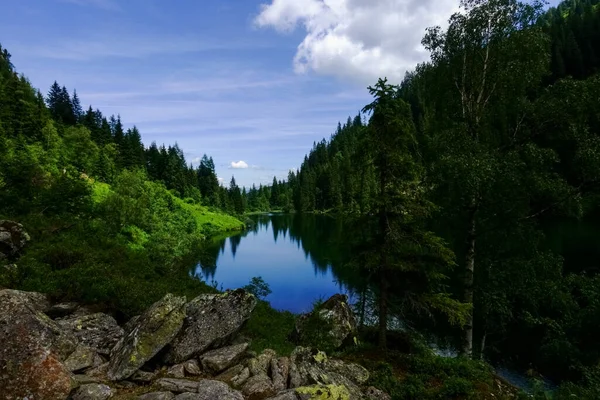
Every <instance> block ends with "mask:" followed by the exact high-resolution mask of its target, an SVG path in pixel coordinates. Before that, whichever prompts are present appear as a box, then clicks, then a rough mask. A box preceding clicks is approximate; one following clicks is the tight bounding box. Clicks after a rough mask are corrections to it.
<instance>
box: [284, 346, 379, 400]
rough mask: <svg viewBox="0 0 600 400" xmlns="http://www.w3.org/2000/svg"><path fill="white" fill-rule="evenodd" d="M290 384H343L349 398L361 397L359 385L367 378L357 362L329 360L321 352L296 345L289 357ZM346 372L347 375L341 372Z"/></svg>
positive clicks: (355, 399)
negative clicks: (347, 362)
mask: <svg viewBox="0 0 600 400" xmlns="http://www.w3.org/2000/svg"><path fill="white" fill-rule="evenodd" d="M290 363H291V364H293V365H294V366H295V367H294V368H295V370H294V371H293V372H292V367H290V386H291V387H296V388H297V387H298V385H299V386H301V387H303V386H311V385H330V386H331V385H333V386H344V387H345V388H346V389H347V390H348V393H349V399H350V400H358V399H362V393H361V391H360V387H359V386H360V385H361V384H363V383H364V382H366V381H367V380H368V378H369V373H368V371H367V370H366V369H364V368H363V367H361V366H360V365H357V364H346V365H344V363H343V362H341V361H339V360H329V359H328V358H327V355H326V354H325V353H323V352H320V351H317V350H312V349H309V348H304V347H296V349H294V351H293V352H292V355H291V357H290ZM340 372H342V373H348V374H349V376H346V375H343V374H342V373H340Z"/></svg>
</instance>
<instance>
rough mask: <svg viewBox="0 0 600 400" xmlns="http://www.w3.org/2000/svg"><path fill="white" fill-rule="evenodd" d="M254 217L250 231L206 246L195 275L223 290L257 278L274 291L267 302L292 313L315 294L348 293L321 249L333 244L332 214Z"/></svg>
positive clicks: (307, 307) (305, 305)
mask: <svg viewBox="0 0 600 400" xmlns="http://www.w3.org/2000/svg"><path fill="white" fill-rule="evenodd" d="M254 220H255V221H256V225H255V226H254V228H253V229H251V230H249V231H247V232H244V233H243V234H241V235H236V236H231V237H228V238H223V239H220V240H215V241H214V242H213V243H212V244H211V245H210V246H208V248H207V249H205V254H204V255H203V257H202V258H201V260H200V262H199V263H198V266H197V267H196V271H195V274H196V276H198V277H201V278H202V279H203V280H204V281H206V282H207V283H209V284H210V283H211V282H216V283H217V285H218V287H219V288H221V287H223V289H228V288H237V287H241V286H244V285H247V284H248V283H249V281H250V279H252V277H255V276H260V277H262V278H263V279H264V280H265V282H267V283H268V284H269V286H270V288H271V290H272V293H271V294H270V295H269V296H268V297H267V300H268V301H269V302H270V303H271V306H273V307H274V308H276V309H279V310H288V311H291V312H294V313H300V312H306V311H309V310H310V309H311V308H312V304H313V302H314V301H315V300H317V299H319V298H324V299H326V298H328V297H329V296H331V295H333V294H335V293H347V294H348V286H347V285H346V284H344V283H343V282H341V281H340V279H339V278H337V277H336V274H335V273H334V271H333V268H332V260H331V257H330V255H325V254H324V253H325V252H327V249H326V248H325V247H327V246H330V249H329V250H332V249H331V246H335V243H333V242H332V239H333V238H332V237H331V236H330V233H331V232H332V228H333V227H334V226H335V224H336V222H335V220H334V219H333V218H330V217H325V216H314V215H309V216H303V217H302V220H300V218H299V216H292V215H261V216H255V217H254ZM307 231H308V232H307ZM311 239H316V242H315V240H311ZM311 246H312V248H311ZM329 253H332V254H333V253H335V251H329ZM319 255H320V256H319Z"/></svg>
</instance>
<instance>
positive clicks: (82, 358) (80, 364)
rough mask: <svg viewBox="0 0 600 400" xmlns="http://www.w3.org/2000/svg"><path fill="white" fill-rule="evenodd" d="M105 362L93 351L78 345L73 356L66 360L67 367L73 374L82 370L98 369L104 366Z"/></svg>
mask: <svg viewBox="0 0 600 400" xmlns="http://www.w3.org/2000/svg"><path fill="white" fill-rule="evenodd" d="M102 363H103V361H102V359H101V358H100V356H99V355H98V353H96V352H95V351H94V350H93V349H91V348H89V347H87V346H82V345H78V346H77V348H76V349H75V351H74V352H73V353H71V355H70V356H69V357H68V358H67V359H66V360H65V362H64V364H65V367H67V369H68V370H69V371H71V372H77V371H81V370H82V369H86V368H90V367H97V366H99V365H102Z"/></svg>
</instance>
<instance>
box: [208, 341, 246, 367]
mask: <svg viewBox="0 0 600 400" xmlns="http://www.w3.org/2000/svg"><path fill="white" fill-rule="evenodd" d="M247 349H248V343H242V344H238V345H235V346H228V347H222V348H220V349H217V350H213V351H209V352H208V353H206V354H204V355H202V356H201V357H200V362H201V364H202V368H203V369H204V370H205V371H206V372H209V373H213V374H216V373H219V372H221V371H224V370H226V369H227V368H229V367H230V366H231V365H233V364H235V363H236V362H237V361H238V360H239V359H240V358H242V356H243V355H244V353H245V352H246V350H247Z"/></svg>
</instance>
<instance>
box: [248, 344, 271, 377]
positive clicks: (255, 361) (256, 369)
mask: <svg viewBox="0 0 600 400" xmlns="http://www.w3.org/2000/svg"><path fill="white" fill-rule="evenodd" d="M276 356H277V353H275V350H271V349H265V350H263V352H262V353H260V354H259V355H258V356H257V357H255V358H252V359H250V361H248V368H249V369H250V375H268V373H269V369H270V368H271V359H272V358H273V357H276Z"/></svg>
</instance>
